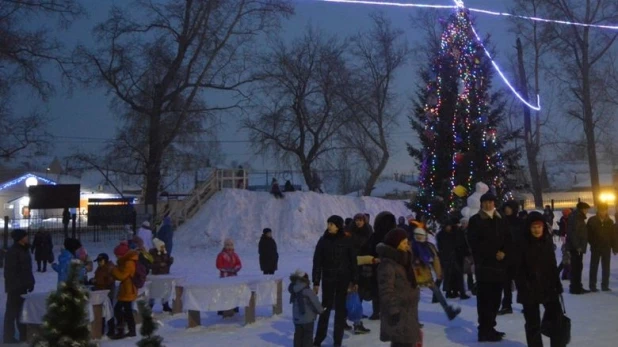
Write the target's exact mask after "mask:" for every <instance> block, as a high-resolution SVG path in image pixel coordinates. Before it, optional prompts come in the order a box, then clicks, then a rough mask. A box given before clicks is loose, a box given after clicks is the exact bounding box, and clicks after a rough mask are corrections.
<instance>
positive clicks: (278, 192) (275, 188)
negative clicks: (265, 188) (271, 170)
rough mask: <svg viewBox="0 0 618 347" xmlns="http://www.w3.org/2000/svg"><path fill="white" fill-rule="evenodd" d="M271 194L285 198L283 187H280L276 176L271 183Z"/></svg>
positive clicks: (278, 197)
mask: <svg viewBox="0 0 618 347" xmlns="http://www.w3.org/2000/svg"><path fill="white" fill-rule="evenodd" d="M270 194H272V195H273V196H274V197H275V198H277V199H283V193H282V192H281V187H279V182H277V179H276V178H273V179H272V182H271V183H270Z"/></svg>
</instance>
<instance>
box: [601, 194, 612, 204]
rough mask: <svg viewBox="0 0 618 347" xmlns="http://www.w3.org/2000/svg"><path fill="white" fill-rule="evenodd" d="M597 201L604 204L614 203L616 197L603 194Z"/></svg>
mask: <svg viewBox="0 0 618 347" xmlns="http://www.w3.org/2000/svg"><path fill="white" fill-rule="evenodd" d="M599 200H601V202H604V203H610V202H614V201H616V195H615V194H614V193H611V192H603V193H601V195H599Z"/></svg>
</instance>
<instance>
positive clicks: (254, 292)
mask: <svg viewBox="0 0 618 347" xmlns="http://www.w3.org/2000/svg"><path fill="white" fill-rule="evenodd" d="M176 288H177V297H181V298H182V301H181V303H180V307H181V310H186V311H188V316H189V317H188V320H189V327H190V328H192V327H195V326H198V325H200V320H201V319H200V312H212V311H225V310H229V309H232V308H235V307H245V323H246V324H250V323H253V322H255V307H256V306H267V305H272V306H273V314H281V313H282V310H283V309H282V306H283V305H282V279H281V278H279V277H275V276H263V275H256V276H235V277H226V278H217V279H212V280H211V281H209V282H201V283H200V282H186V283H183V284H182V285H177V286H176ZM174 306H175V308H176V309H177V307H178V306H179V305H178V304H177V303H176V302H175V305H174Z"/></svg>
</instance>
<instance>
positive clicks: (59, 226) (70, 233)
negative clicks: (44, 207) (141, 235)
mask: <svg viewBox="0 0 618 347" xmlns="http://www.w3.org/2000/svg"><path fill="white" fill-rule="evenodd" d="M136 218H137V216H136V214H135V213H134V214H133V217H132V219H133V222H132V223H131V224H132V225H130V226H129V229H132V230H134V228H135V222H136ZM119 220H121V219H119ZM14 229H23V230H26V231H27V232H28V236H29V239H30V242H32V241H33V240H34V234H36V232H37V231H39V230H45V231H47V232H49V233H50V234H51V236H52V241H53V243H54V245H62V244H63V243H64V239H65V238H66V237H74V238H77V239H80V240H84V241H90V242H106V241H115V240H120V239H122V238H126V236H127V226H125V225H124V224H121V223H114V224H111V225H101V226H88V217H87V215H73V216H72V218H71V220H70V221H69V224H68V225H65V224H63V223H62V216H58V217H51V218H50V217H47V218H44V219H43V218H28V219H10V218H9V217H4V229H3V238H2V242H3V244H2V246H3V248H4V249H6V248H7V247H8V246H9V245H10V244H9V239H10V236H9V235H10V232H11V230H14Z"/></svg>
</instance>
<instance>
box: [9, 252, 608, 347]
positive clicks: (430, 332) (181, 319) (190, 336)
mask: <svg viewBox="0 0 618 347" xmlns="http://www.w3.org/2000/svg"><path fill="white" fill-rule="evenodd" d="M86 246H87V247H88V249H89V252H90V253H94V254H96V253H97V252H102V251H105V252H108V253H111V247H112V245H111V244H110V245H107V246H104V245H101V244H98V245H93V244H86ZM310 248H311V247H309V246H307V250H305V251H302V252H298V251H285V252H282V253H281V258H280V262H279V268H280V270H279V271H278V274H279V275H285V276H286V282H287V275H288V274H289V273H291V272H293V271H294V270H296V269H297V268H301V269H303V270H305V271H310V270H311V257H312V249H310ZM174 256H175V258H176V263H175V264H174V265H173V266H172V273H173V274H175V275H181V276H184V277H190V278H192V279H204V280H207V279H209V278H216V277H217V275H218V274H217V271H216V270H215V266H214V260H215V256H216V251H215V250H212V251H206V252H200V251H197V250H194V251H192V252H177V253H176V254H175V255H174ZM240 256H241V259H242V261H243V266H244V267H243V270H242V272H241V273H254V274H255V273H259V265H258V259H257V252H256V251H244V252H241V253H240ZM587 261H588V259H586V263H587ZM612 261H613V264H614V267H616V266H617V265H618V257H614V259H613V260H612ZM35 276H36V280H37V285H36V289H35V291H45V290H51V289H53V288H54V287H55V285H56V274H55V273H53V272H47V273H44V274H40V273H36V274H35ZM584 279H585V281H586V280H587V267H586V270H585V274H584ZM563 285H564V286H565V288H568V281H563ZM611 285H612V287H613V288H615V289H616V290H617V291H616V292H612V293H597V294H588V295H582V296H574V295H569V294H566V295H565V301H566V307H567V313H568V315H569V316H570V317H571V319H572V320H573V340H572V343H571V346H586V347H605V346H612V345H614V344H615V341H616V340H618V328H617V327H616V324H615V322H616V321H617V320H618V310H616V309H615V307H617V306H618V271H616V270H614V271H612V276H611ZM285 286H286V288H287V283H286V284H285ZM585 286H586V287H587V285H585ZM284 292H285V291H284ZM0 300H1V301H0V302H2V303H4V302H5V300H6V298H5V294H4V293H2V294H0ZM430 301H431V297H430V295H429V292H428V291H425V292H424V293H423V296H422V299H421V304H420V308H419V310H420V317H421V321H422V322H423V323H424V324H425V328H424V334H425V346H426V347H441V346H486V345H491V344H480V343H478V342H476V306H475V303H476V301H475V298H474V297H473V298H472V299H470V300H466V301H460V300H458V299H454V300H451V302H453V303H455V304H457V305H460V306H461V307H462V309H463V311H462V313H461V315H460V316H459V317H458V318H457V319H455V320H454V321H452V322H449V321H448V320H447V319H446V317H445V315H444V313H443V312H442V311H441V309H440V307H439V305H437V304H431V303H430ZM283 302H284V312H283V315H281V316H278V317H271V316H270V313H271V308H270V307H258V309H257V315H258V320H257V322H256V323H255V324H252V325H249V326H243V318H242V310H241V314H240V315H238V316H237V317H236V318H234V319H232V320H222V319H221V318H220V317H219V316H217V315H216V313H214V312H211V313H202V327H198V328H193V329H186V326H187V316H186V314H178V315H175V316H171V315H168V314H164V313H162V312H161V307H160V306H156V307H155V312H156V318H157V319H158V320H159V321H160V322H161V324H162V326H161V328H160V330H159V334H160V335H162V336H163V337H164V338H165V344H166V345H167V346H223V345H224V344H225V343H229V342H230V341H234V345H235V347H241V346H246V347H254V346H255V347H257V346H291V345H292V338H293V334H294V328H293V325H292V322H291V314H292V312H291V311H292V310H291V305H290V304H289V303H288V302H289V295H288V294H287V292H285V293H284V301H283ZM520 309H521V306H520V305H515V311H516V312H515V313H514V314H512V315H507V316H503V317H499V318H498V329H499V330H502V331H504V332H506V333H507V337H506V340H505V341H503V342H501V343H499V344H496V345H500V346H504V347H516V346H526V343H525V333H524V330H523V328H524V320H523V315H522V314H521V313H520ZM365 311H366V312H367V313H371V305H370V303H365ZM3 316H4V310H3V309H1V310H0V320H1V319H3ZM331 320H332V318H331ZM331 323H332V322H331ZM366 326H367V327H368V328H369V329H372V332H371V333H370V334H369V335H364V336H352V335H349V334H347V333H346V338H345V340H344V345H345V346H358V347H374V346H387V345H388V344H384V343H381V342H380V341H379V338H378V337H379V324H378V322H371V321H367V322H366ZM331 333H332V331H331ZM330 337H331V335H330V333H329V338H328V339H327V340H326V341H325V344H324V346H332V339H331V338H330ZM137 340H138V339H137V338H134V339H127V340H122V341H107V340H104V341H102V343H101V345H102V346H128V345H133V344H134V343H135V342H136V341H137ZM546 345H547V346H548V345H549V342H548V341H546Z"/></svg>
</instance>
